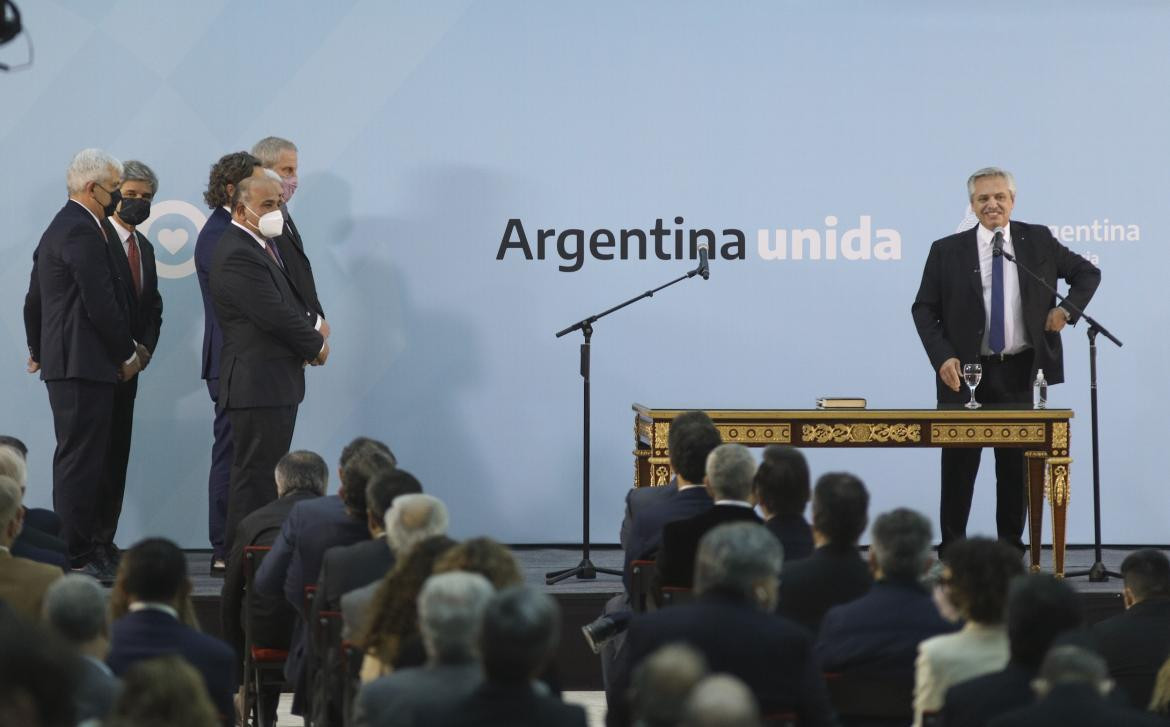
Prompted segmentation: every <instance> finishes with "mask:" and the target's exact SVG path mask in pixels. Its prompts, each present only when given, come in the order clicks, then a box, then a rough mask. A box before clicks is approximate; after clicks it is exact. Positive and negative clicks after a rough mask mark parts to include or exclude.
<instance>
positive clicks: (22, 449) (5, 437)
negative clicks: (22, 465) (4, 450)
mask: <svg viewBox="0 0 1170 727" xmlns="http://www.w3.org/2000/svg"><path fill="white" fill-rule="evenodd" d="M0 447H12V448H13V449H15V450H16V451H17V452H18V453H19V454H20V458H21V459H25V460H27V459H28V445H27V444H25V443H24V442H22V441H21V440H20V439H19V438H17V437H14V436H12V435H11V434H0Z"/></svg>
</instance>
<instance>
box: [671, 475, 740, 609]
mask: <svg viewBox="0 0 1170 727" xmlns="http://www.w3.org/2000/svg"><path fill="white" fill-rule="evenodd" d="M684 492H685V491H684ZM741 522H751V523H762V522H763V521H762V520H760V516H759V515H757V514H756V512H755V510H753V509H751V508H750V507H741V506H739V505H714V506H712V507H710V508H708V509H707V510H705V511H703V512H700V513H699V514H698V515H694V516H691V517H689V518H687V519H686V520H675V521H674V522H671V523H667V524H666V525H665V526H664V527H663V528H662V548H661V549H659V551H658V558H657V559H656V560H655V568H656V569H657V571H658V584H659V585H662V586H682V587H685V588H690V587H691V586H693V585H694V582H695V554H696V553H697V552H698V550H699V540H700V539H701V538H702V537H703V536H704V535H706V534H707V532H708V531H710V530H713V529H714V528H716V527H718V526H719V525H723V524H724V523H741Z"/></svg>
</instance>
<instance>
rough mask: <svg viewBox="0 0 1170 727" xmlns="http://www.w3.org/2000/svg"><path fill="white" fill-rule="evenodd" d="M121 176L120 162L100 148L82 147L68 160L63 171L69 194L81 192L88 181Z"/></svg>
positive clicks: (100, 180) (99, 180)
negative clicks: (111, 175) (67, 166)
mask: <svg viewBox="0 0 1170 727" xmlns="http://www.w3.org/2000/svg"><path fill="white" fill-rule="evenodd" d="M111 170H112V171H113V172H114V176H115V177H118V178H121V177H122V162H120V161H118V160H117V159H115V158H114V157H113V156H111V155H110V154H109V153H108V152H104V151H102V150H101V149H82V150H81V151H79V152H77V154H76V155H74V157H73V159H72V161H70V162H69V169H68V170H66V172H65V186H66V188H68V190H69V194H81V193H82V192H84V191H85V185H87V184H89V183H90V182H98V183H100V182H102V181H104V180H105V179H106V177H107V176H109V174H110V171H111Z"/></svg>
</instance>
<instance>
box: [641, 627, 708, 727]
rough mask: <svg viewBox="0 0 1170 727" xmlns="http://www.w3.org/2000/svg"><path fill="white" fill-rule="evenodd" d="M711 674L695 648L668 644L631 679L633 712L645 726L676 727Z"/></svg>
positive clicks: (646, 661)
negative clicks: (689, 700) (698, 687)
mask: <svg viewBox="0 0 1170 727" xmlns="http://www.w3.org/2000/svg"><path fill="white" fill-rule="evenodd" d="M706 675H707V661H706V660H705V659H704V658H703V655H702V654H700V653H699V652H698V651H696V650H695V649H694V648H693V647H691V646H688V645H686V644H682V643H675V644H667V645H666V646H663V647H661V648H659V649H658V650H657V651H655V652H654V653H652V654H650V655H649V656H647V657H646V658H645V659H643V660H642V662H641V663H640V664H638V666H637V668H636V669H634V673H633V676H632V677H631V679H630V710H631V712H632V713H633V716H634V723H635V724H637V725H641V726H642V727H674V726H675V725H677V724H678V722H679V719H681V718H682V710H683V704H684V703H685V702H686V699H687V695H688V694H690V693H691V690H692V689H693V688H694V686H695V685H696V684H698V683H699V681H700V680H701V679H702V678H703V677H705V676H706Z"/></svg>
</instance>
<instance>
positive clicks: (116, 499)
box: [96, 381, 138, 545]
mask: <svg viewBox="0 0 1170 727" xmlns="http://www.w3.org/2000/svg"><path fill="white" fill-rule="evenodd" d="M137 390H138V382H137V381H130V382H127V383H119V384H114V411H113V414H112V415H111V417H110V445H109V448H108V449H107V450H106V463H105V466H104V467H103V468H102V483H101V486H100V487H99V488H98V497H97V508H98V511H97V532H96V538H97V544H99V545H107V544H110V543H113V542H114V534H115V533H116V532H117V531H118V517H119V516H121V514H122V496H123V495H124V494H125V492H126V467H127V465H128V464H129V462H130V437H131V433H132V431H133V429H134V396H135V393H136V392H137Z"/></svg>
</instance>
